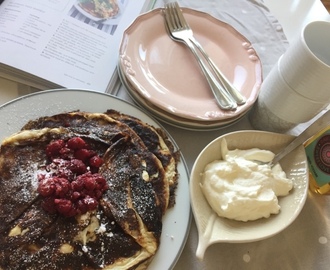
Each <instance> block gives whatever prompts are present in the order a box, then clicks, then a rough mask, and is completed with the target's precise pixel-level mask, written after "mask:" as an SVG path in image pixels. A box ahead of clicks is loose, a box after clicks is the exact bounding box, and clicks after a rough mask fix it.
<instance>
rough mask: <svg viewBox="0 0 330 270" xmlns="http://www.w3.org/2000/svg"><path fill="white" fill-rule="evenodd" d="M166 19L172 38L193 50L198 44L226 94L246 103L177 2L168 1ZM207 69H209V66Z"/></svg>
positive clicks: (240, 103)
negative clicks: (199, 39) (216, 63)
mask: <svg viewBox="0 0 330 270" xmlns="http://www.w3.org/2000/svg"><path fill="white" fill-rule="evenodd" d="M165 19H166V23H167V27H168V29H169V31H170V33H171V36H172V38H173V39H175V40H178V41H182V42H184V43H185V44H187V45H188V47H189V48H190V49H191V50H195V47H194V46H196V48H197V49H198V50H199V52H200V53H201V54H202V56H203V57H204V58H205V60H206V61H207V62H208V64H209V65H210V67H211V68H212V70H213V72H214V74H215V75H216V78H217V79H218V80H219V81H220V83H221V85H222V86H223V87H224V88H225V90H227V91H228V92H227V93H226V94H227V95H228V93H229V97H230V98H231V99H234V100H235V102H236V103H237V104H239V105H242V104H244V103H245V102H246V98H245V97H244V96H243V95H242V94H241V93H240V92H239V91H238V90H237V89H236V88H235V87H234V86H233V85H232V84H231V82H230V81H229V80H228V79H227V78H226V77H225V76H224V74H223V73H222V72H221V71H220V69H219V68H218V67H217V66H216V65H215V63H214V62H213V61H212V59H211V58H210V57H209V56H208V54H207V53H206V52H205V50H204V49H203V47H202V46H201V45H200V43H199V42H198V41H197V40H196V39H195V38H194V35H193V31H192V30H191V28H190V26H189V24H188V23H187V22H186V20H185V18H184V16H183V14H182V12H181V9H180V7H179V5H178V3H177V2H174V3H168V4H166V5H165ZM195 51H196V50H195ZM196 54H197V52H196V53H194V55H195V57H196V58H197V56H196ZM206 69H207V70H208V68H206ZM209 73H211V72H209ZM211 74H212V73H211ZM213 77H214V76H213ZM215 80H216V79H215Z"/></svg>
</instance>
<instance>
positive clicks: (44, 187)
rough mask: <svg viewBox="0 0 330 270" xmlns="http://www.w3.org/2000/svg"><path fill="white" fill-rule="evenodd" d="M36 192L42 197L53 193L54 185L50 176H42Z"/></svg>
mask: <svg viewBox="0 0 330 270" xmlns="http://www.w3.org/2000/svg"><path fill="white" fill-rule="evenodd" d="M37 190H38V192H39V193H40V195H41V196H43V197H48V196H51V195H53V194H54V193H55V190H56V186H55V182H54V180H53V179H52V178H44V179H42V180H40V181H39V186H38V189H37Z"/></svg>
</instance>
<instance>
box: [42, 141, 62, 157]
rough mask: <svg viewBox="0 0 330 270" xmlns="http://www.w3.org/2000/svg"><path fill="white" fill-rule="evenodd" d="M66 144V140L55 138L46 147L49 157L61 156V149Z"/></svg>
mask: <svg viewBox="0 0 330 270" xmlns="http://www.w3.org/2000/svg"><path fill="white" fill-rule="evenodd" d="M64 146H65V142H64V141H63V140H55V141H52V142H51V143H50V144H48V146H47V148H46V155H47V156H48V157H49V158H53V157H56V156H59V153H60V150H61V149H62V148H63V147H64Z"/></svg>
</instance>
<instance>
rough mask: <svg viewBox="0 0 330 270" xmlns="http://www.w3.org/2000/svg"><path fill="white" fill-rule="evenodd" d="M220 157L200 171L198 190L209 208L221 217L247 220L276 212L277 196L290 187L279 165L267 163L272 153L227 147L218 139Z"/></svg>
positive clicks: (284, 193)
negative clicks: (220, 158)
mask: <svg viewBox="0 0 330 270" xmlns="http://www.w3.org/2000/svg"><path fill="white" fill-rule="evenodd" d="M221 155H222V158H223V160H215V161H213V162H211V163H209V164H208V165H207V166H206V167H205V170H204V172H203V174H202V181H201V184H200V186H201V189H202V191H203V194H204V196H205V198H206V199H207V201H208V203H209V204H210V206H211V208H212V209H213V210H214V211H215V212H216V213H217V214H218V215H219V216H221V217H226V218H229V219H234V220H240V221H249V220H256V219H260V218H268V217H269V216H270V215H271V214H278V213H279V211H280V208H281V207H280V205H279V203H278V198H277V196H285V195H288V194H289V192H290V190H291V189H292V187H293V183H292V180H290V179H288V178H287V177H286V174H285V172H284V171H283V170H282V168H281V166H280V165H279V164H276V165H275V166H273V167H271V166H270V165H269V164H261V163H260V162H258V161H261V162H270V161H272V159H273V158H274V153H272V152H271V151H268V150H261V149H258V148H253V149H249V150H239V149H236V150H228V147H227V143H226V140H225V139H223V140H222V142H221Z"/></svg>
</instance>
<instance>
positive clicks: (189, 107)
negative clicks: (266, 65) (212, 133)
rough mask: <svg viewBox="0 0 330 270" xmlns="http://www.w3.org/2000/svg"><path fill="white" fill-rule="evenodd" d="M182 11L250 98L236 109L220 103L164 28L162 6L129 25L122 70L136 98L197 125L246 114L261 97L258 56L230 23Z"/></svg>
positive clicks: (224, 122)
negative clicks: (228, 108)
mask: <svg viewBox="0 0 330 270" xmlns="http://www.w3.org/2000/svg"><path fill="white" fill-rule="evenodd" d="M182 11H183V13H184V16H185V18H186V20H187V21H188V23H189V24H190V26H191V28H192V29H193V31H194V34H195V36H196V38H197V39H198V40H199V41H200V43H201V44H202V45H203V47H204V48H205V50H206V51H207V52H208V54H209V55H210V57H211V58H212V59H213V61H214V62H215V63H216V64H217V65H218V67H219V68H220V69H221V70H222V72H223V73H224V74H225V75H226V76H227V78H228V79H229V80H230V81H231V82H232V83H233V84H234V86H235V87H236V88H237V89H238V90H239V91H240V92H241V93H242V94H243V95H244V96H245V97H246V98H247V102H246V103H245V104H244V105H241V106H238V108H237V109H236V110H234V111H224V110H221V109H220V108H219V106H218V105H217V103H216V101H215V98H214V97H213V95H212V92H211V90H210V88H209V86H208V84H207V82H206V79H205V78H204V77H203V74H202V72H201V70H200V68H199V66H198V63H197V61H196V60H195V58H194V56H193V55H192V53H191V52H190V51H189V49H188V48H187V47H185V45H184V44H182V43H179V42H176V41H173V40H172V39H171V38H170V37H169V35H168V33H167V32H166V28H165V22H164V17H163V9H154V10H152V11H150V12H147V13H144V14H142V15H140V16H139V17H138V18H137V19H136V20H135V21H134V22H133V23H132V24H131V25H130V27H128V28H127V29H126V30H125V32H124V35H123V38H122V42H121V45H120V50H119V63H118V71H119V75H120V77H121V80H122V82H123V84H124V85H125V86H126V88H127V90H128V92H129V94H130V95H131V97H132V98H133V99H134V100H135V102H136V103H138V104H139V105H141V106H142V107H144V108H146V109H147V110H149V111H150V112H151V113H152V114H153V115H154V116H155V117H157V118H158V119H160V120H162V121H165V122H167V123H169V124H172V125H175V126H178V127H182V128H186V129H194V130H209V129H216V128H220V127H224V126H228V125H229V124H232V123H234V122H236V121H238V120H239V119H240V118H242V117H243V116H244V115H245V114H246V113H247V112H248V111H249V109H250V108H251V107H252V106H253V104H254V102H255V101H256V99H257V97H258V94H259V90H260V85H261V82H262V68H261V63H260V59H259V57H258V56H257V54H256V52H255V50H254V49H253V48H252V46H251V43H250V42H249V41H248V40H247V39H246V38H245V37H244V36H242V35H241V34H240V33H238V32H237V31H236V30H235V29H234V28H233V27H231V26H230V25H228V24H226V23H224V22H222V21H219V20H217V19H216V18H214V17H212V16H210V15H208V14H206V13H203V12H199V11H196V10H192V9H188V8H182Z"/></svg>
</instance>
